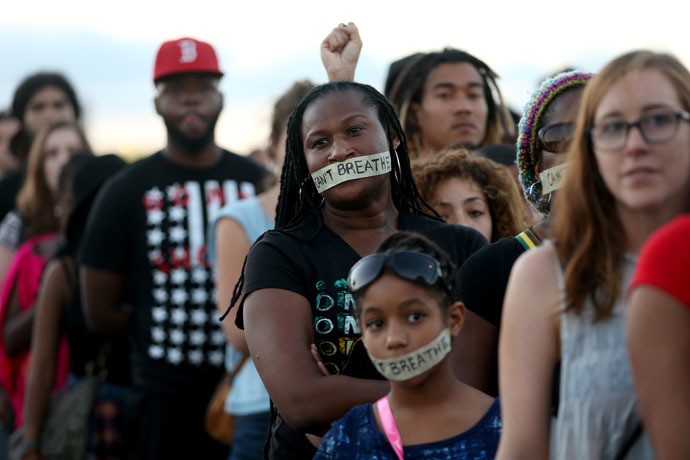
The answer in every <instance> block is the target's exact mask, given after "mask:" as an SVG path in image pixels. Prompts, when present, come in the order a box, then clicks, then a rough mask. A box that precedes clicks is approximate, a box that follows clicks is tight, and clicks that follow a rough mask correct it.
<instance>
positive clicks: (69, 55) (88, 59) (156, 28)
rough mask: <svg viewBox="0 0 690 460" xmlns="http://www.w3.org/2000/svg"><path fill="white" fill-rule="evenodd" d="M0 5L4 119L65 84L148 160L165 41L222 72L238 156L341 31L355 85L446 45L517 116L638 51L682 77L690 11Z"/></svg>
mask: <svg viewBox="0 0 690 460" xmlns="http://www.w3.org/2000/svg"><path fill="white" fill-rule="evenodd" d="M3 3H4V4H3V6H2V7H1V8H0V11H1V13H0V43H2V46H0V108H2V107H7V106H8V105H9V104H10V101H11V97H12V92H13V90H14V87H15V86H16V85H17V83H18V82H19V81H20V80H21V79H22V77H23V76H25V75H27V74H29V73H31V72H35V71H38V70H58V71H61V72H63V73H65V74H66V75H67V76H68V77H69V79H70V80H71V81H72V82H73V83H74V85H75V86H76V87H77V90H78V93H79V95H80V97H81V99H82V102H83V104H84V106H85V109H86V110H85V112H86V114H85V115H86V127H87V131H88V134H89V137H90V139H91V141H92V144H93V145H94V147H95V149H96V150H98V151H100V152H113V151H114V152H120V153H125V154H146V153H150V152H152V151H154V150H156V149H158V148H160V147H161V146H162V145H163V143H164V135H165V133H164V129H163V125H162V123H161V121H160V119H159V118H158V117H157V116H156V115H155V112H154V110H153V103H152V99H153V97H154V88H153V84H152V82H151V75H152V69H153V60H154V57H155V54H156V51H157V49H158V46H160V44H161V43H162V42H163V41H165V40H168V39H173V38H179V37H182V36H192V37H195V38H199V39H202V40H206V41H209V42H211V43H212V44H213V45H214V46H215V47H216V50H217V51H218V54H219V59H220V64H221V67H222V69H223V70H224V71H225V72H226V76H225V77H224V78H223V80H222V82H221V89H222V91H223V92H224V94H225V110H224V112H223V114H222V115H221V119H220V121H219V124H218V128H217V138H218V142H219V143H220V144H221V145H223V146H225V147H227V148H230V149H232V150H235V151H237V152H238V153H246V152H248V151H249V150H250V149H252V148H255V147H258V146H260V145H262V144H263V143H264V142H265V138H266V137H267V135H268V124H269V120H270V105H271V102H272V101H273V100H274V99H275V98H276V97H277V96H278V95H280V94H281V92H282V91H284V90H285V89H286V88H287V87H288V86H290V84H291V83H292V82H293V81H294V80H296V79H303V78H310V79H312V80H313V81H315V82H323V81H324V80H325V78H326V75H325V72H324V71H323V69H322V67H321V62H320V57H319V45H320V42H321V40H322V39H323V38H324V37H325V36H326V35H327V34H328V33H329V32H330V30H331V29H332V28H333V27H335V26H336V25H337V24H338V23H340V22H348V21H353V22H354V23H355V24H357V26H358V27H359V30H360V34H361V36H362V40H363V41H364V48H363V50H362V55H361V56H360V66H359V68H358V71H357V75H356V78H357V80H359V81H362V82H365V83H369V84H372V85H374V86H376V87H377V88H380V89H381V88H382V87H383V82H384V79H385V75H386V71H387V68H388V65H389V63H390V62H391V61H393V60H395V59H398V58H400V57H403V56H405V55H407V54H410V53H412V52H415V51H429V50H434V49H439V48H442V47H444V46H454V47H457V48H461V49H465V50H467V51H469V52H470V53H472V54H475V55H476V56H478V57H480V58H481V59H483V60H484V61H485V62H487V63H488V64H489V65H490V66H491V67H493V69H494V70H495V71H497V72H498V73H499V75H501V81H500V86H501V89H502V91H503V93H504V96H505V97H506V99H507V100H508V102H509V104H510V106H511V107H512V108H514V109H517V110H520V109H521V108H522V106H523V105H524V104H525V102H526V101H527V99H528V98H529V95H530V93H531V92H532V91H533V90H534V89H535V87H536V85H537V84H538V82H539V80H540V79H541V78H542V77H543V76H544V75H546V74H548V73H550V72H552V71H554V70H558V69H560V68H562V67H564V66H573V67H577V68H580V69H582V70H586V71H593V72H594V71H597V70H598V69H599V68H600V67H601V66H602V65H603V64H604V63H606V62H607V61H608V60H610V59H611V58H613V57H615V56H616V55H618V54H620V53H622V52H625V51H628V50H631V49H635V48H640V47H646V48H652V49H655V50H660V51H666V52H671V53H673V54H675V55H676V56H678V57H679V58H680V59H681V60H682V61H683V62H684V63H685V64H686V65H688V66H690V46H688V43H690V38H689V37H688V29H689V28H688V25H687V23H688V18H689V17H690V2H687V1H681V0H657V1H654V2H651V1H634V0H633V1H630V0H628V1H625V2H623V1H618V0H615V1H614V0H582V1H580V2H565V1H560V2H558V1H554V0H551V1H534V0H527V1H515V0H513V1H504V0H499V1H485V2H460V1H450V0H445V1H441V0H416V1H408V0H397V1H387V0H378V1H377V0H366V1H365V0H349V1H347V2H328V1H323V0H321V1H315V0H314V1H312V0H293V1H281V2H278V1H265V0H264V1H260V0H259V1H253V2H250V1H243V2H239V1H236V0H215V1H213V0H194V1H177V0H169V1H158V0H119V1H117V2H93V1H86V0H63V1H61V2H55V1H52V0H51V1H48V0H37V1H31V2H19V1H15V2H3Z"/></svg>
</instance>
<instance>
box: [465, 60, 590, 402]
mask: <svg viewBox="0 0 690 460" xmlns="http://www.w3.org/2000/svg"><path fill="white" fill-rule="evenodd" d="M591 78H592V74H590V73H583V72H578V71H571V72H565V73H561V74H558V75H556V76H554V77H552V78H549V79H547V80H545V81H544V82H543V83H542V84H541V86H540V87H539V88H538V89H537V91H536V92H535V93H534V95H533V96H532V98H531V99H530V101H529V102H528V103H527V104H526V105H525V111H524V114H523V116H522V119H521V120H520V124H519V137H518V143H517V148H518V153H517V164H518V168H519V171H520V181H521V183H522V186H523V191H524V193H525V197H526V198H527V200H528V201H529V202H530V203H531V204H532V206H533V207H534V208H535V209H537V210H538V211H539V212H541V213H542V214H543V215H544V219H543V220H542V221H541V222H539V223H537V224H536V225H533V226H531V227H529V228H525V227H523V228H525V230H524V231H523V232H521V233H520V232H519V231H516V232H515V233H513V235H512V236H513V237H511V238H503V239H501V240H499V241H497V242H495V243H493V244H491V245H489V246H487V247H486V248H484V249H482V250H481V251H478V252H477V253H475V254H473V255H472V257H470V258H469V259H468V260H467V263H465V264H463V266H462V267H461V269H460V276H459V283H460V300H462V301H463V302H464V303H465V306H466V307H467V308H468V309H470V310H472V311H475V312H477V313H478V314H479V315H480V316H481V317H482V319H484V320H485V321H486V322H488V323H490V324H489V326H487V327H488V328H489V331H490V332H487V334H485V340H486V342H485V346H486V347H488V348H489V349H490V350H491V355H492V356H493V357H494V358H493V360H492V361H491V362H490V363H486V365H487V366H489V367H490V369H491V370H492V372H491V375H492V378H491V381H490V387H489V391H490V393H491V394H494V395H496V394H498V363H497V354H498V331H499V329H500V327H501V312H502V310H503V297H504V295H505V292H506V287H507V286H508V278H509V276H510V270H511V269H512V268H513V264H514V263H515V261H516V260H517V258H518V257H520V255H522V254H523V253H524V252H525V251H528V250H529V249H532V248H535V247H537V246H539V245H540V244H541V242H542V241H544V240H546V239H548V238H551V228H552V221H553V216H554V214H555V213H553V214H551V206H552V203H553V200H552V197H553V196H554V195H555V194H557V193H558V192H557V189H558V187H559V185H560V182H559V183H553V181H552V183H550V184H549V186H548V187H546V186H545V185H544V184H543V183H542V179H541V176H542V175H544V176H545V177H550V178H552V179H553V177H555V175H554V174H550V173H552V172H554V171H559V169H560V168H562V167H563V164H564V163H565V160H566V151H567V149H568V146H569V145H570V141H571V139H572V135H573V132H574V124H575V119H576V117H577V112H578V109H579V108H580V100H581V99H582V93H583V91H584V88H585V84H586V83H587V82H588V81H589V80H590V79H591ZM544 190H546V191H547V193H545V194H543V193H542V192H543V191H544Z"/></svg>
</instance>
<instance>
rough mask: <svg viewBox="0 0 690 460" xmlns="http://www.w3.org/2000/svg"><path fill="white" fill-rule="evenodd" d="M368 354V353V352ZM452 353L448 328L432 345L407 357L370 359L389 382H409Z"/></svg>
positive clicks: (371, 357)
mask: <svg viewBox="0 0 690 460" xmlns="http://www.w3.org/2000/svg"><path fill="white" fill-rule="evenodd" d="M367 353H368V351H367ZM448 353H450V329H448V328H446V329H444V330H443V331H441V333H440V334H439V335H438V337H436V338H435V339H434V340H433V341H432V342H431V343H429V344H427V345H425V346H423V347H422V348H419V349H417V350H415V351H412V352H410V353H408V354H406V355H403V356H399V357H397V358H391V359H377V358H375V357H373V356H371V354H369V358H370V359H371V361H372V362H373V363H374V366H376V370H378V371H379V372H380V373H381V375H383V376H384V377H386V378H387V379H388V380H409V379H411V378H413V377H416V376H418V375H421V374H423V373H424V372H426V371H428V370H429V369H431V368H432V367H434V366H435V365H437V364H438V363H440V362H441V361H443V358H445V357H446V355H447V354H448Z"/></svg>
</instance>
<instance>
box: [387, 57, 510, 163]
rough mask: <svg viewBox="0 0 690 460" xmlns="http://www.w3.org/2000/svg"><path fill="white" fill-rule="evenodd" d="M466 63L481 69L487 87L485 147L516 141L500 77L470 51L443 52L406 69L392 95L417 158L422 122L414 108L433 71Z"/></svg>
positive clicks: (414, 62) (393, 102) (485, 89)
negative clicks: (447, 65) (497, 81)
mask: <svg viewBox="0 0 690 460" xmlns="http://www.w3.org/2000/svg"><path fill="white" fill-rule="evenodd" d="M463 62H466V63H468V64H471V65H472V66H473V67H474V68H475V69H477V72H479V75H480V76H481V78H482V82H483V84H484V94H485V97H486V105H487V108H488V115H487V122H486V134H485V135H484V139H483V140H482V143H481V146H483V145H488V144H492V143H493V144H495V143H500V142H506V141H510V142H512V141H514V140H515V139H514V136H515V131H516V129H515V124H514V123H513V121H512V117H511V116H510V112H509V110H508V108H507V107H506V105H505V103H504V102H503V96H502V95H501V92H500V90H499V88H498V85H497V84H496V80H497V79H498V75H497V74H496V73H495V72H494V71H493V70H492V69H491V67H489V66H488V65H487V64H486V63H485V62H484V61H482V60H481V59H479V58H477V57H475V56H472V55H471V54H469V53H467V52H466V51H462V50H458V49H455V48H445V49H443V50H442V51H438V52H433V53H427V54H425V55H422V56H421V57H419V58H417V59H414V60H412V61H411V62H410V63H409V64H408V65H407V67H406V68H405V69H404V72H402V73H401V75H400V76H399V77H398V78H397V81H396V84H395V87H394V88H392V89H391V94H390V95H389V97H390V100H391V102H392V104H393V106H394V107H395V109H396V111H397V113H398V115H399V116H400V120H401V122H402V125H403V127H404V129H405V132H406V133H407V136H408V138H409V139H410V145H411V148H412V149H413V150H414V153H415V154H417V153H419V152H418V150H419V148H420V139H419V136H420V133H419V130H420V128H419V122H418V121H417V120H416V117H415V115H414V110H412V108H411V106H412V104H413V103H417V104H419V103H421V102H422V96H423V94H424V84H425V83H426V80H427V78H428V77H429V74H430V73H431V71H432V70H434V69H435V68H436V67H438V66H439V65H441V64H455V63H463ZM509 138H510V139H509ZM449 147H450V146H449Z"/></svg>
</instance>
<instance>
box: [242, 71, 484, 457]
mask: <svg viewBox="0 0 690 460" xmlns="http://www.w3.org/2000/svg"><path fill="white" fill-rule="evenodd" d="M425 209H426V210H425ZM430 213H433V214H435V213H434V211H432V210H431V208H429V207H428V205H426V203H425V202H424V201H423V200H422V199H421V197H420V195H419V193H418V191H417V188H416V187H415V185H414V181H413V178H412V172H411V169H410V163H409V157H408V151H407V144H406V140H405V135H404V133H403V131H402V128H401V126H400V123H399V121H398V119H397V117H396V116H395V112H394V111H393V108H392V107H391V105H390V104H389V103H388V101H387V100H386V99H385V98H384V97H383V95H381V94H380V93H379V92H378V91H376V90H375V89H374V88H372V87H370V86H367V85H362V84H358V83H354V82H346V81H339V82H334V83H329V84H325V85H322V86H318V87H316V88H315V89H314V90H312V91H311V92H310V93H309V94H308V95H307V96H306V97H305V98H304V99H303V100H302V102H301V103H300V104H299V105H298V106H297V107H296V108H295V111H294V112H293V114H292V116H291V117H290V121H289V123H288V137H287V144H286V158H285V164H284V166H283V171H282V175H281V189H280V197H279V200H278V206H277V210H276V227H275V230H273V231H269V232H267V233H266V234H265V235H264V236H263V237H262V238H261V239H260V240H258V242H257V243H256V244H255V245H254V246H253V247H252V249H251V251H250V252H249V255H248V257H247V261H246V266H245V269H244V274H243V277H242V278H241V279H240V282H239V283H238V285H237V286H236V288H235V293H234V295H233V299H232V302H231V305H234V304H235V303H236V302H237V301H238V300H240V296H241V302H240V305H239V308H240V310H239V311H238V314H237V323H238V326H239V327H241V328H244V329H245V334H246V339H247V343H248V345H249V350H250V351H251V353H252V356H253V357H254V362H255V364H256V367H257V370H258V371H259V374H260V375H261V378H262V380H263V382H264V383H265V385H266V388H267V390H268V392H269V394H270V396H271V399H272V401H273V402H274V404H275V408H277V410H274V411H273V414H272V415H273V417H272V418H273V420H272V429H271V438H270V441H269V449H268V458H270V459H282V458H285V459H287V458H311V456H313V454H314V452H315V449H314V448H313V447H312V446H311V445H310V444H309V443H308V442H306V439H305V436H304V435H303V434H304V433H312V434H317V435H322V434H323V433H325V431H326V430H327V429H328V426H329V424H330V423H331V422H333V421H334V420H337V419H338V418H340V417H342V416H343V415H345V413H346V412H347V411H348V410H349V409H350V408H352V407H354V406H355V405H357V404H362V403H365V402H372V401H375V400H376V399H378V398H379V397H381V396H383V395H384V394H386V393H387V392H388V383H387V382H386V381H385V380H382V376H381V375H380V374H378V372H377V371H376V369H375V368H374V367H373V364H372V363H371V361H370V360H369V358H368V356H367V354H366V351H365V350H364V349H363V348H362V344H361V334H360V331H359V329H358V327H357V323H356V320H355V317H354V310H353V306H354V305H353V301H352V296H351V295H350V294H349V292H348V286H347V281H346V278H347V274H348V272H349V269H350V268H351V267H352V265H353V264H354V263H355V262H357V260H359V259H360V258H361V257H363V256H365V255H368V254H372V253H373V252H374V251H375V250H376V248H377V247H378V245H379V244H380V243H381V242H382V241H383V240H384V239H385V238H386V237H387V236H389V235H391V234H393V233H395V232H397V231H398V230H408V231H416V232H419V233H421V234H423V235H425V236H426V237H427V238H429V239H431V240H432V241H434V242H436V244H438V245H440V246H441V247H442V248H444V249H445V250H446V251H447V252H448V254H449V255H450V256H451V258H452V260H453V262H454V264H455V265H456V266H459V265H461V264H462V263H463V262H464V260H465V259H466V258H467V257H468V256H469V255H470V254H471V253H473V252H475V251H476V250H478V249H479V248H481V247H483V246H484V245H485V244H486V240H485V239H484V238H483V237H482V236H481V235H480V234H479V233H478V232H476V231H475V230H473V229H470V228H466V227H461V226H456V225H452V224H446V223H444V222H442V221H441V220H440V219H439V218H438V217H436V216H435V215H432V214H430ZM311 344H314V345H315V352H316V353H318V357H319V359H320V360H321V361H322V363H320V364H322V366H321V368H322V369H323V371H324V372H326V373H328V374H329V375H328V376H324V375H323V373H324V372H322V371H321V370H320V366H319V365H318V364H317V362H315V360H314V359H313V356H312V350H311ZM454 361H455V356H454ZM455 371H456V373H457V375H458V376H461V377H467V378H468V380H471V376H469V374H471V370H468V369H460V366H459V365H456V366H455Z"/></svg>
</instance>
